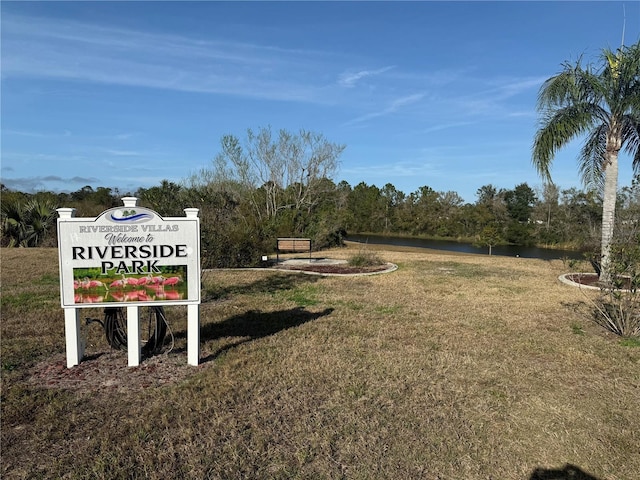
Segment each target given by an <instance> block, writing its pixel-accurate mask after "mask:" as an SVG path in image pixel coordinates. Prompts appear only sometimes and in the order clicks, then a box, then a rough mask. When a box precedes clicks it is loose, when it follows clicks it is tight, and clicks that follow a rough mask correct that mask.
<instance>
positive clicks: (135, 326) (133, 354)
mask: <svg viewBox="0 0 640 480" xmlns="http://www.w3.org/2000/svg"><path fill="white" fill-rule="evenodd" d="M127 355H128V358H129V366H130V367H137V366H138V365H140V357H141V353H140V307H127Z"/></svg>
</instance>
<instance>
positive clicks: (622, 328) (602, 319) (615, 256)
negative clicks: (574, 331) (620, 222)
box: [594, 232, 640, 338]
mask: <svg viewBox="0 0 640 480" xmlns="http://www.w3.org/2000/svg"><path fill="white" fill-rule="evenodd" d="M609 271H610V280H609V281H608V282H605V283H603V284H602V285H601V287H600V296H599V297H598V298H597V299H596V300H595V302H594V303H595V309H594V320H595V321H596V323H598V324H599V325H601V326H603V327H604V328H606V329H607V330H610V331H611V332H613V333H615V334H617V335H620V336H622V337H629V338H632V337H636V338H640V292H639V291H638V290H639V287H640V232H638V233H636V234H635V235H633V236H632V237H630V238H629V239H627V240H626V241H618V242H616V243H614V244H613V245H612V246H611V252H610V265H609Z"/></svg>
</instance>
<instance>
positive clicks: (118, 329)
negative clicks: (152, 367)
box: [99, 307, 167, 354]
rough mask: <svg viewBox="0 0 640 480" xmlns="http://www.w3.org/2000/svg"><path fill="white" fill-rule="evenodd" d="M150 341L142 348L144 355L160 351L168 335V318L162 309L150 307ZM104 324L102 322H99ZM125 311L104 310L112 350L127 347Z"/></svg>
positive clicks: (105, 327)
mask: <svg viewBox="0 0 640 480" xmlns="http://www.w3.org/2000/svg"><path fill="white" fill-rule="evenodd" d="M149 316H150V319H149V332H148V333H149V339H148V340H147V342H146V343H145V344H144V345H143V346H142V353H145V354H150V353H154V352H157V351H159V350H160V349H161V348H162V345H163V344H164V338H165V336H166V335H167V317H166V316H165V314H164V308H162V307H149ZM99 323H102V322H99ZM126 324H127V323H126V318H125V315H124V309H123V308H121V307H107V308H105V309H104V323H103V325H102V326H103V328H104V332H105V334H106V336H107V341H108V342H109V345H111V348H115V349H118V350H120V349H124V348H126V347H127V330H126Z"/></svg>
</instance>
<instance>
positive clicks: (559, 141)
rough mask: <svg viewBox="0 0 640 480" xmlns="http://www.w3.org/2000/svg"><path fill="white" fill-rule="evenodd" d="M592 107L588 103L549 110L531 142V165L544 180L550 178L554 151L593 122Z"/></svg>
mask: <svg viewBox="0 0 640 480" xmlns="http://www.w3.org/2000/svg"><path fill="white" fill-rule="evenodd" d="M593 117H594V115H593V108H592V106H590V105H588V104H582V103H581V104H577V105H575V104H574V105H570V106H566V107H564V108H561V109H557V110H555V111H549V112H548V116H547V117H545V118H544V119H543V122H542V127H541V128H540V129H539V130H538V132H537V133H536V136H535V139H534V143H533V156H532V162H533V165H534V166H535V167H536V169H537V170H538V173H539V174H540V176H541V177H543V179H545V180H550V179H551V175H550V173H549V167H550V166H551V161H552V159H553V157H554V156H555V154H556V152H557V151H558V150H560V149H561V148H562V147H564V146H565V145H566V144H568V143H569V142H570V141H571V140H573V139H574V138H576V137H577V136H579V135H581V134H583V133H585V132H586V131H588V130H589V129H590V128H591V127H592V124H593Z"/></svg>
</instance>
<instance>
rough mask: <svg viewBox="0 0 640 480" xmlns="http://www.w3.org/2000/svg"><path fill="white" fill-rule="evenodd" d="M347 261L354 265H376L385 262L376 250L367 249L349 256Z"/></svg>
mask: <svg viewBox="0 0 640 480" xmlns="http://www.w3.org/2000/svg"><path fill="white" fill-rule="evenodd" d="M347 262H348V263H349V265H351V266H352V267H375V266H377V265H382V264H383V263H384V261H383V260H382V259H381V258H380V257H379V256H378V255H377V254H376V253H375V252H372V251H370V250H365V249H361V250H359V251H358V253H356V254H354V255H352V256H351V257H349V259H348V261H347Z"/></svg>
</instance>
